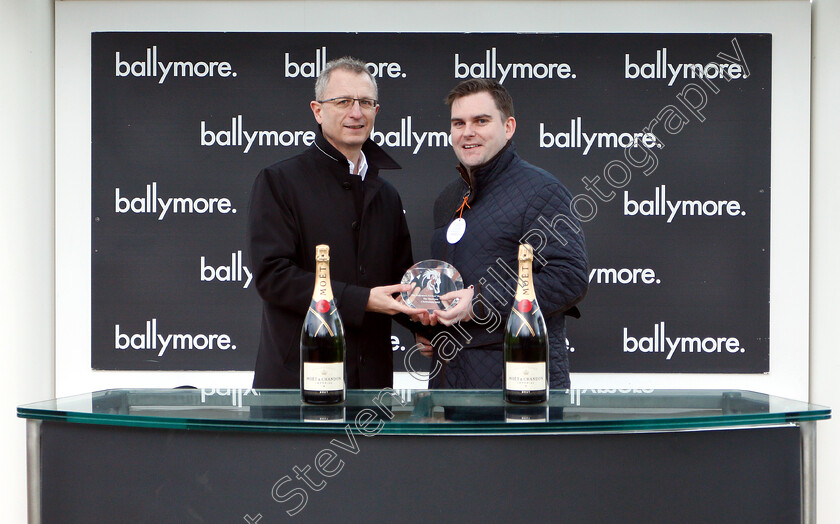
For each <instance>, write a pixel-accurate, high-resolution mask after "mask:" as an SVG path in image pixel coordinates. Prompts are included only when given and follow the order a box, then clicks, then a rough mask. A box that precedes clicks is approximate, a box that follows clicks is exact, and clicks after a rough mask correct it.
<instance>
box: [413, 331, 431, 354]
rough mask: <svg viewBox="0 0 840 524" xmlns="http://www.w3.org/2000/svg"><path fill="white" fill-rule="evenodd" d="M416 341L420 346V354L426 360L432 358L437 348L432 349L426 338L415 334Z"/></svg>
mask: <svg viewBox="0 0 840 524" xmlns="http://www.w3.org/2000/svg"><path fill="white" fill-rule="evenodd" d="M414 340H416V341H417V343H418V344H420V354H421V355H423V356H424V357H426V358H432V355H433V354H434V352H435V348H433V347H432V343H431V342H430V341H429V339H428V338H426V337H424V336H423V335H419V334H415V335H414Z"/></svg>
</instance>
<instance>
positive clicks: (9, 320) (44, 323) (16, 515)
mask: <svg viewBox="0 0 840 524" xmlns="http://www.w3.org/2000/svg"><path fill="white" fill-rule="evenodd" d="M52 27H53V4H52V2H51V1H50V0H0V77H2V79H3V80H2V81H0V122H2V125H0V180H2V183H0V250H2V255H0V275H2V277H0V341H2V342H0V344H2V346H0V352H2V355H3V358H2V364H0V392H2V393H0V457H2V459H0V475H2V483H0V485H1V486H2V487H3V489H0V508H2V510H0V512H1V513H2V515H3V516H2V519H3V521H4V522H25V521H26V469H25V468H26V460H25V459H26V454H25V449H26V448H25V446H26V441H25V438H24V437H25V427H26V426H25V423H24V421H23V420H22V419H17V418H16V415H15V408H16V407H17V406H18V405H20V404H25V403H29V402H35V401H38V400H43V399H45V398H50V397H51V396H52V395H53V394H54V379H55V375H54V373H53V353H54V352H53V347H54V344H53V342H54V337H53V335H54V328H53V325H54V320H55V318H54V306H55V299H54V293H53V291H54V274H55V264H54V256H53V255H54V251H53V236H54V235H53V232H54V230H53V219H54V211H53V209H54V198H53V194H54V186H53V165H54V163H53V161H54V158H55V157H54V154H53V99H54V90H53V31H52Z"/></svg>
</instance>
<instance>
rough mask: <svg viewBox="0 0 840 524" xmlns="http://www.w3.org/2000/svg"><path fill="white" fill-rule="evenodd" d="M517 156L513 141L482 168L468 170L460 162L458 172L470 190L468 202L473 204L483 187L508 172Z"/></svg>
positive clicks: (481, 166) (509, 141) (508, 142)
mask: <svg viewBox="0 0 840 524" xmlns="http://www.w3.org/2000/svg"><path fill="white" fill-rule="evenodd" d="M516 156H517V154H516V147H515V146H514V145H513V141H512V140H508V141H507V143H506V144H505V145H504V147H502V149H500V150H499V152H498V153H496V155H495V156H494V157H493V158H491V159H490V160H488V161H487V162H485V163H483V164H481V165H480V166H476V167H474V168H472V169H468V168H467V167H466V166H465V165H464V164H462V163H460V162H459V163H458V172H459V173H460V174H461V178H462V179H463V180H464V182H465V183H466V184H467V186H468V187H469V190H470V198H469V201H468V202H472V201H473V200H474V199H475V196H476V194H477V193H478V191H479V190H481V188H482V187H485V186H487V184H489V183H490V182H492V181H493V180H495V179H496V178H498V176H499V173H502V172H503V171H504V170H506V169H507V168H508V166H509V165H510V164H511V162H513V160H514V158H516Z"/></svg>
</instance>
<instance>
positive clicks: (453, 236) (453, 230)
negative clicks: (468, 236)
mask: <svg viewBox="0 0 840 524" xmlns="http://www.w3.org/2000/svg"><path fill="white" fill-rule="evenodd" d="M466 230H467V221H466V220H464V219H463V218H456V219H455V220H453V221H452V223H451V224H449V229H447V230H446V241H447V242H449V243H450V244H457V243H458V241H459V240H461V237H463V236H464V231H466Z"/></svg>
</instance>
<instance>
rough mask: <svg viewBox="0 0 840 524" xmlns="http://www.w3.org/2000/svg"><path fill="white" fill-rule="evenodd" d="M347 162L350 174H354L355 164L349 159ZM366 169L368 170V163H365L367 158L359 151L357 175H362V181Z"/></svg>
mask: <svg viewBox="0 0 840 524" xmlns="http://www.w3.org/2000/svg"><path fill="white" fill-rule="evenodd" d="M347 163H348V164H350V174H351V175H354V174H356V173H354V171H355V170H356V165H355V164H354V163H353V162H352V161H351V160H348V161H347ZM367 170H368V163H367V158H366V157H365V152H364V151H359V173H358V175H359V176H360V177H362V180H363V181H364V179H365V175H366V174H367Z"/></svg>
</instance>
